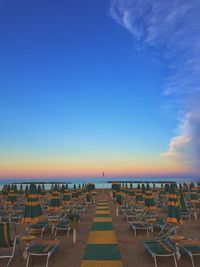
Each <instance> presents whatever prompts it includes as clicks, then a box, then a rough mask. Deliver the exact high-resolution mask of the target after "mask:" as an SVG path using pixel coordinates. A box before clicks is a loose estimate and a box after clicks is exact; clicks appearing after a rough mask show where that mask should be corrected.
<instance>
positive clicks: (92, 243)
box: [81, 193, 123, 267]
mask: <svg viewBox="0 0 200 267" xmlns="http://www.w3.org/2000/svg"><path fill="white" fill-rule="evenodd" d="M100 194H101V193H100ZM108 197H109V196H108V195H106V198H104V199H101V200H100V199H99V200H97V208H96V212H95V217H94V219H93V223H92V226H91V229H90V232H89V237H88V241H87V245H86V247H85V253H84V256H83V260H82V263H81V267H122V266H123V264H122V261H121V255H120V252H119V248H118V245H117V239H116V233H115V230H114V228H113V224H112V217H111V212H110V208H109V199H108Z"/></svg>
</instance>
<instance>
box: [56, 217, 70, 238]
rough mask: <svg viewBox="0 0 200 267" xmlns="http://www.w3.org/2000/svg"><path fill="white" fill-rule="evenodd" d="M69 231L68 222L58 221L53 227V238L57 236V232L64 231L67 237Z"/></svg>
mask: <svg viewBox="0 0 200 267" xmlns="http://www.w3.org/2000/svg"><path fill="white" fill-rule="evenodd" d="M70 230H71V226H70V222H69V220H62V221H59V222H58V223H57V224H56V226H55V233H54V234H55V236H56V235H57V232H58V231H66V232H67V237H68V236H69V232H70Z"/></svg>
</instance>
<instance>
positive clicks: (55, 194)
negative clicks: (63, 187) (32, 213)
mask: <svg viewBox="0 0 200 267" xmlns="http://www.w3.org/2000/svg"><path fill="white" fill-rule="evenodd" d="M61 208H62V206H61V201H60V191H59V188H58V186H57V184H56V185H55V186H54V188H53V189H52V192H51V200H50V203H49V206H48V211H56V212H57V211H60V210H61Z"/></svg>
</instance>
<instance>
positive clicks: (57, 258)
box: [0, 190, 200, 267]
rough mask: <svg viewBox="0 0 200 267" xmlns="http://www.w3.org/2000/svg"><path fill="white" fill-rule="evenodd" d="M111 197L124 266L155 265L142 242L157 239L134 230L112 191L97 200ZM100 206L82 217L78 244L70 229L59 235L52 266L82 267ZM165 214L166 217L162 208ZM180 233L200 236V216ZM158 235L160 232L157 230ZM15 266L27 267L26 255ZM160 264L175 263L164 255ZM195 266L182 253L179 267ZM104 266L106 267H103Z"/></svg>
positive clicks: (41, 266)
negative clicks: (95, 214) (113, 196)
mask: <svg viewBox="0 0 200 267" xmlns="http://www.w3.org/2000/svg"><path fill="white" fill-rule="evenodd" d="M105 198H107V199H108V201H109V205H110V208H111V214H112V220H113V225H114V228H115V231H116V235H117V241H118V246H119V249H120V253H121V257H122V262H123V266H124V267H146V266H148V267H154V261H153V259H152V258H151V256H150V255H149V254H148V253H147V251H146V250H145V248H144V245H143V243H142V241H143V240H145V239H151V238H153V235H152V234H151V235H150V236H149V237H148V238H147V236H146V232H145V231H140V232H139V231H138V232H137V236H136V237H135V236H134V235H133V232H132V231H130V229H129V227H128V224H127V222H126V220H125V218H124V217H123V216H122V213H119V216H118V217H116V210H115V205H114V203H113V201H112V199H111V197H110V194H109V193H108V192H106V193H104V192H102V191H101V190H99V191H98V194H97V196H96V200H98V199H99V200H100V199H105ZM95 209H96V204H92V205H90V206H89V208H88V209H87V211H86V213H85V214H84V215H83V216H82V217H81V222H80V224H79V227H78V231H77V243H76V244H73V243H72V232H70V235H69V237H68V238H67V237H66V235H63V234H62V236H58V238H59V239H60V240H61V244H60V249H59V251H58V252H57V253H55V254H54V255H53V256H52V257H51V259H50V263H49V267H58V266H59V267H79V266H80V265H81V261H82V258H83V255H84V249H85V246H86V243H87V239H88V235H89V230H90V227H91V224H92V220H93V218H94V213H95ZM160 214H161V215H162V216H166V215H165V214H163V213H162V211H160ZM23 229H24V227H23V226H22V225H19V226H18V231H22V230H23ZM178 233H179V234H181V235H184V236H185V237H186V238H187V237H188V238H189V237H193V238H199V239H200V224H199V218H198V220H197V221H195V220H194V219H193V220H192V222H191V223H190V222H184V224H183V225H181V226H180V227H179V232H178ZM155 234H156V233H155ZM44 238H46V239H47V238H54V236H52V235H51V233H50V232H48V233H45V235H44ZM21 246H22V250H24V242H21ZM195 263H196V267H200V259H199V258H198V257H197V258H196V259H195ZM0 264H1V265H0V266H2V267H3V266H6V261H2V260H1V261H0ZM10 266H11V267H25V266H26V261H25V260H24V259H23V257H22V256H18V257H15V258H14V259H13V261H12V262H11V264H10ZM29 266H30V267H31V266H33V267H45V258H43V257H33V258H32V259H31V261H30V265H29ZM158 266H159V267H170V266H174V262H173V259H172V258H171V257H169V258H161V259H158ZM188 266H192V264H191V260H190V258H189V257H188V256H182V257H181V259H180V261H178V267H188ZM102 267H103V266H102Z"/></svg>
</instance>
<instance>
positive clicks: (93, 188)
mask: <svg viewBox="0 0 200 267" xmlns="http://www.w3.org/2000/svg"><path fill="white" fill-rule="evenodd" d="M87 190H88V192H90V191H92V190H95V184H93V183H89V184H87Z"/></svg>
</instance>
